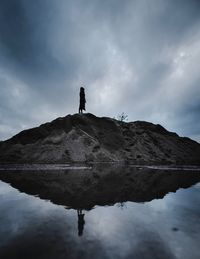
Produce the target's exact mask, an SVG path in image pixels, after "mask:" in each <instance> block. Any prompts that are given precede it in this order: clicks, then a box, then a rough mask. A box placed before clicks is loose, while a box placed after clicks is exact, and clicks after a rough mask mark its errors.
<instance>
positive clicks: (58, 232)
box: [0, 182, 200, 259]
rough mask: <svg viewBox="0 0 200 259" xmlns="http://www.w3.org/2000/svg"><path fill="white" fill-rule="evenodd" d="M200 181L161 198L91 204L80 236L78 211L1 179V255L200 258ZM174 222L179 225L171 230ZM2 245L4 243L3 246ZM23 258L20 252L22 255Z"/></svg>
mask: <svg viewBox="0 0 200 259" xmlns="http://www.w3.org/2000/svg"><path fill="white" fill-rule="evenodd" d="M199 192H200V188H199V184H198V188H197V185H195V186H194V187H192V188H189V189H180V190H179V191H177V192H176V193H170V194H168V195H166V196H165V197H164V198H163V199H160V200H153V201H151V202H145V203H134V202H126V203H125V205H126V209H123V210H122V209H121V208H120V207H118V206H117V204H116V205H114V206H104V207H99V206H97V207H95V208H94V209H93V210H91V211H86V212H84V213H85V221H86V224H85V227H84V233H83V236H82V238H81V239H80V238H78V235H77V213H76V211H74V210H66V209H64V208H63V207H62V206H57V205H54V204H52V203H51V202H48V201H43V200H40V199H39V198H37V197H33V196H29V195H26V194H24V193H19V192H18V191H17V190H15V189H13V188H12V187H10V186H9V185H8V184H5V183H3V182H0V195H1V196H2V197H3V200H2V199H0V222H1V224H0V240H1V241H2V240H3V241H2V242H1V244H0V256H1V258H4V257H5V256H4V257H3V256H2V254H3V252H4V254H3V255H10V257H12V256H14V253H17V254H19V255H22V254H23V253H24V252H28V253H32V254H33V255H34V256H35V258H44V254H45V255H46V256H47V258H59V256H60V255H61V254H62V255H65V254H67V255H68V258H69V256H70V255H71V256H72V257H74V258H78V257H80V255H81V258H91V254H93V255H95V258H125V257H130V258H134V257H135V258H144V259H145V258H148V259H149V258H153V259H154V258H159V259H162V258H164V259H165V258H169V259H170V258H175V257H176V258H180V259H188V258H195V259H196V258H199V257H198V256H199V249H198V248H199V244H198V241H199V233H198V229H199V227H200V222H199V221H198V220H197V217H198V215H200V214H199V212H198V211H199V208H196V207H198V204H200V203H199V202H198V201H199V200H200V195H199ZM173 227H176V228H177V229H178V231H176V232H174V231H172V228H173ZM2 245H4V247H5V249H6V250H5V249H3V248H2ZM11 255H12V256H11ZM20 258H23V257H20Z"/></svg>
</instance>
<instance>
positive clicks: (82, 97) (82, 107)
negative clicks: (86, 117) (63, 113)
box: [78, 87, 86, 113]
mask: <svg viewBox="0 0 200 259" xmlns="http://www.w3.org/2000/svg"><path fill="white" fill-rule="evenodd" d="M79 95H80V104H79V110H78V112H79V113H83V110H84V111H85V103H86V100H85V89H84V88H83V87H81V88H80V94H79Z"/></svg>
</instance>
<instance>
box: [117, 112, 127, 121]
mask: <svg viewBox="0 0 200 259" xmlns="http://www.w3.org/2000/svg"><path fill="white" fill-rule="evenodd" d="M117 120H119V121H124V122H125V121H128V115H127V114H125V113H124V112H122V113H121V114H118V115H117Z"/></svg>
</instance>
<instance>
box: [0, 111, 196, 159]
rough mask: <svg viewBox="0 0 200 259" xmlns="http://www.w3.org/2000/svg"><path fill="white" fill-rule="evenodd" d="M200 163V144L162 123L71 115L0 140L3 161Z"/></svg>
mask: <svg viewBox="0 0 200 259" xmlns="http://www.w3.org/2000/svg"><path fill="white" fill-rule="evenodd" d="M24 162H27V163H49V162H50V163H74V162H79V163H80V162H81V163H82V162H127V163H134V164H200V144H199V143H197V142H195V141H193V140H191V139H189V138H185V137H179V136H178V135H177V134H176V133H173V132H169V131H167V130H166V129H164V128H163V127H162V126H161V125H155V124H152V123H149V122H145V121H135V122H128V123H126V122H121V121H118V120H115V119H111V118H107V117H102V118H99V117H96V116H94V115H92V114H89V113H88V114H75V115H67V116H66V117H63V118H57V119H56V120H54V121H52V122H48V123H45V124H42V125H40V126H39V127H36V128H32V129H28V130H24V131H22V132H20V133H19V134H17V135H15V136H14V137H12V138H10V139H8V140H6V141H2V142H0V163H24Z"/></svg>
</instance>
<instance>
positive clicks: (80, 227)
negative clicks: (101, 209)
mask: <svg viewBox="0 0 200 259" xmlns="http://www.w3.org/2000/svg"><path fill="white" fill-rule="evenodd" d="M77 215H78V235H79V236H82V235H83V229H84V225H85V220H84V216H85V214H83V213H82V210H81V209H78V210H77Z"/></svg>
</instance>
